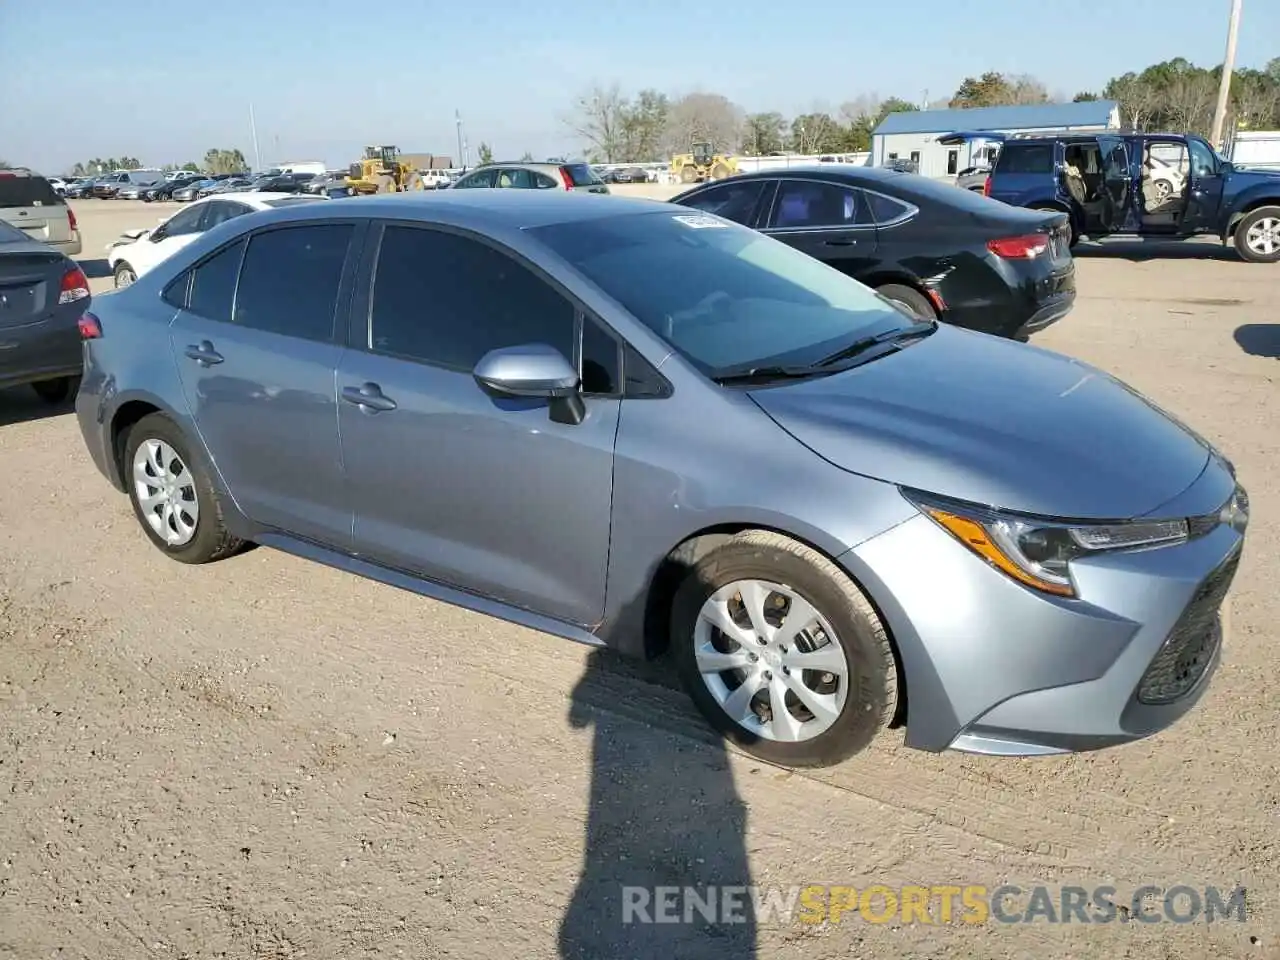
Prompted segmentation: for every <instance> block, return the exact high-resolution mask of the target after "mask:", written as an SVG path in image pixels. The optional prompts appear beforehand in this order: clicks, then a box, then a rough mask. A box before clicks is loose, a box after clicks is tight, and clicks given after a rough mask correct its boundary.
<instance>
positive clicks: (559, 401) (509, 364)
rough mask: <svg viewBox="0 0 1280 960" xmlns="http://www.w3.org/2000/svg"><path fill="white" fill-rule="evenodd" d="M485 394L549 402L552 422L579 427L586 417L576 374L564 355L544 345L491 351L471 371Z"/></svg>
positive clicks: (528, 345)
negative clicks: (492, 393)
mask: <svg viewBox="0 0 1280 960" xmlns="http://www.w3.org/2000/svg"><path fill="white" fill-rule="evenodd" d="M472 375H473V376H474V377H475V379H476V382H477V383H478V384H480V386H481V387H483V388H484V389H486V390H489V391H492V392H494V393H498V394H503V395H505V396H508V397H522V398H529V399H533V398H541V399H545V400H550V401H551V419H552V420H554V421H556V422H557V423H567V424H571V425H572V424H579V423H581V422H582V420H583V417H585V416H586V406H585V404H584V403H583V402H582V391H581V386H582V384H581V380H580V379H579V378H578V371H577V370H575V369H574V368H573V365H572V364H571V363H569V361H568V360H567V359H565V356H564V354H562V353H561V352H560V351H559V350H557V349H555V347H551V346H548V345H547V344H545V343H530V344H523V345H521V346H518V347H502V348H500V349H498V350H491V351H489V352H488V353H486V354H485V355H484V356H483V357H481V358H480V362H479V363H477V364H476V366H475V370H474V371H472Z"/></svg>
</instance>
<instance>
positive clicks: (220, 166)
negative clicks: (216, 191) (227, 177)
mask: <svg viewBox="0 0 1280 960" xmlns="http://www.w3.org/2000/svg"><path fill="white" fill-rule="evenodd" d="M204 169H205V170H207V171H209V172H210V173H241V172H242V171H245V170H248V169H249V162H248V161H247V160H245V158H244V154H243V153H241V152H240V150H239V149H234V150H225V149H222V148H219V147H214V148H212V149H210V150H207V151H205V155H204Z"/></svg>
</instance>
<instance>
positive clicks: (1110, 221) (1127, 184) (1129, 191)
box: [1098, 136, 1136, 233]
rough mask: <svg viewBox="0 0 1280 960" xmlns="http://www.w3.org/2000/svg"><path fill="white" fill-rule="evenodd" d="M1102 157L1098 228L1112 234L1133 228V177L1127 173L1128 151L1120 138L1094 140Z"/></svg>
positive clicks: (1134, 216) (1134, 219)
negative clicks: (1100, 218) (1100, 203)
mask: <svg viewBox="0 0 1280 960" xmlns="http://www.w3.org/2000/svg"><path fill="white" fill-rule="evenodd" d="M1098 149H1099V151H1100V153H1101V155H1102V193H1103V213H1102V226H1103V230H1104V232H1106V233H1116V232H1119V231H1123V230H1125V229H1126V228H1128V227H1131V226H1135V225H1136V214H1135V213H1134V210H1133V196H1134V190H1133V177H1132V175H1131V174H1130V172H1129V147H1128V143H1127V142H1126V141H1125V139H1124V138H1123V137H1106V136H1103V137H1098Z"/></svg>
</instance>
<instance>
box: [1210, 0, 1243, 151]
mask: <svg viewBox="0 0 1280 960" xmlns="http://www.w3.org/2000/svg"><path fill="white" fill-rule="evenodd" d="M1242 2H1243V0H1231V21H1230V23H1229V24H1228V25H1227V55H1226V58H1225V59H1224V60H1223V61H1222V80H1221V82H1220V83H1219V84H1218V105H1217V107H1216V108H1215V109H1214V111H1213V132H1212V133H1210V134H1209V142H1210V143H1211V144H1213V146H1214V148H1215V149H1217V150H1221V149H1222V127H1223V124H1224V123H1225V122H1226V119H1227V103H1228V101H1229V100H1230V99H1231V80H1232V78H1233V77H1234V76H1235V72H1236V40H1237V38H1238V37H1239V35H1240V6H1241V3H1242Z"/></svg>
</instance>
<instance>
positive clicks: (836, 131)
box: [790, 113, 844, 155]
mask: <svg viewBox="0 0 1280 960" xmlns="http://www.w3.org/2000/svg"><path fill="white" fill-rule="evenodd" d="M842 133H843V131H842V130H841V129H840V124H838V123H836V121H835V119H834V118H832V117H831V115H830V114H827V113H802V114H800V116H798V117H796V118H795V119H794V120H792V121H791V141H790V142H791V149H793V150H794V151H795V152H796V153H801V154H806V155H808V154H815V153H836V152H839V151H840V150H842V149H843V147H844V137H843V136H842Z"/></svg>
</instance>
